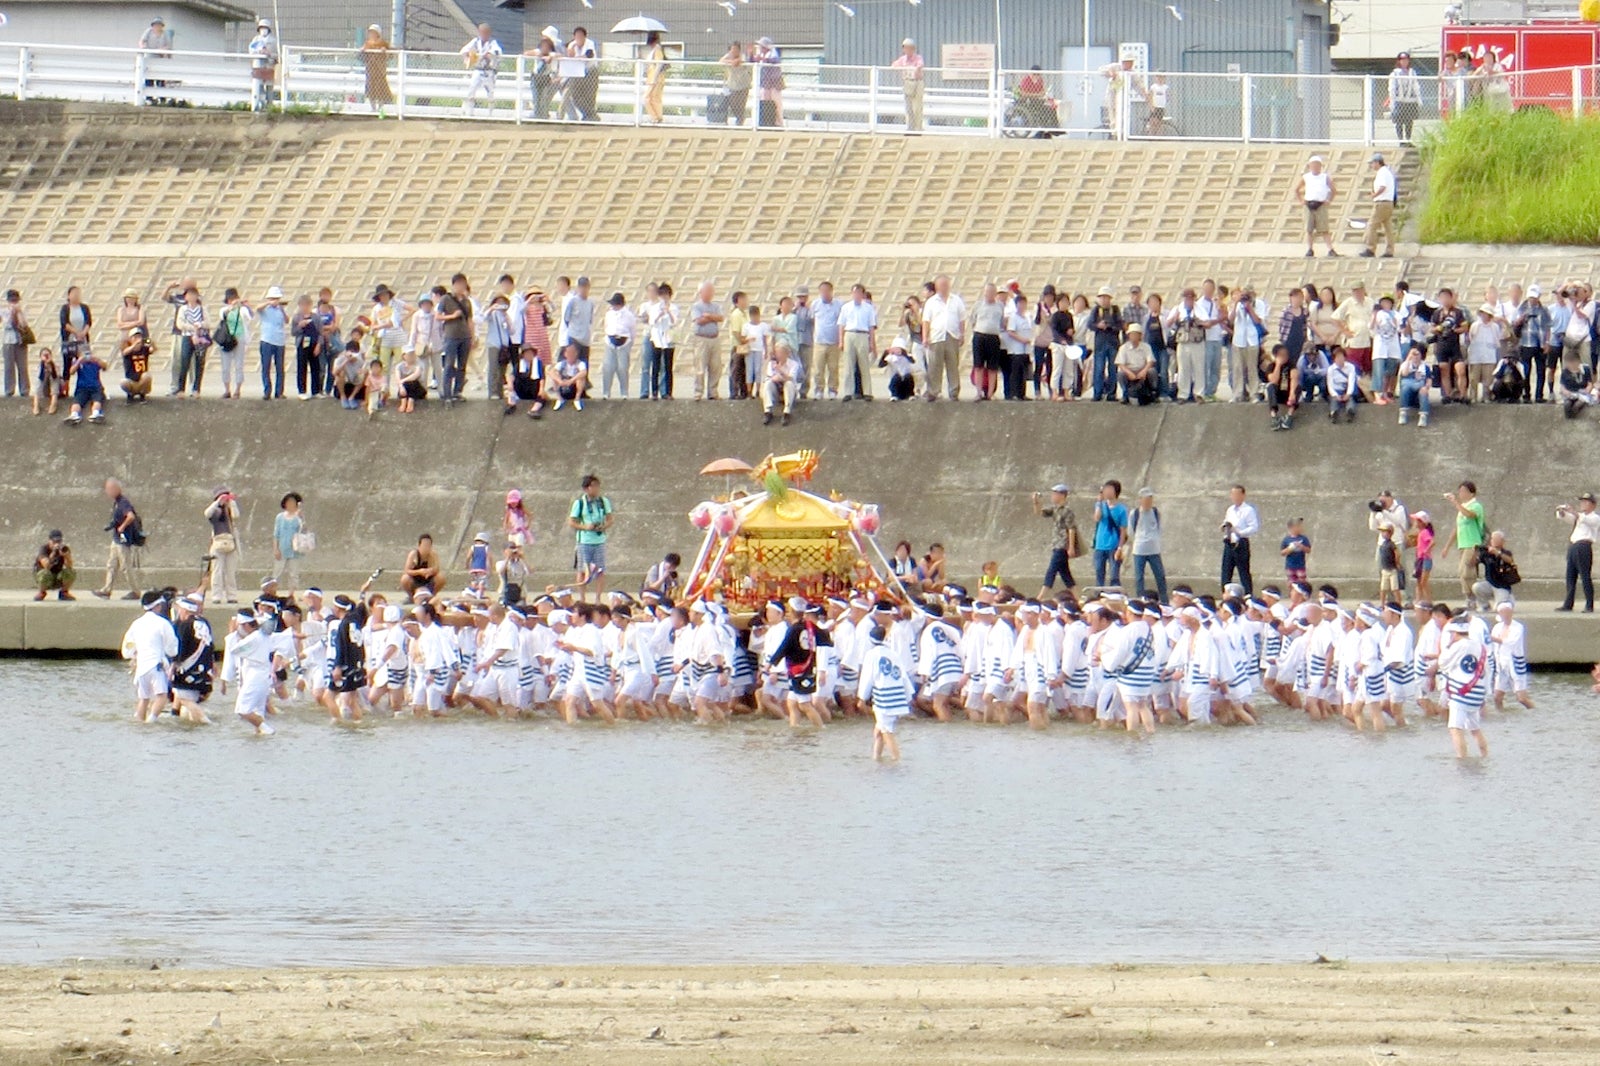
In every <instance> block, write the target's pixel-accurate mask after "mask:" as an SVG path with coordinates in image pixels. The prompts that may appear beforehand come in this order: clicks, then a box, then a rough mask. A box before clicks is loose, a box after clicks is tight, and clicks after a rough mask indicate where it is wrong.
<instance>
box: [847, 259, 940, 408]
mask: <svg viewBox="0 0 1600 1066" xmlns="http://www.w3.org/2000/svg"><path fill="white" fill-rule="evenodd" d="M839 332H840V333H842V334H844V365H845V367H846V368H847V369H846V373H848V372H849V371H848V368H849V367H851V366H854V367H855V371H856V391H855V393H854V394H852V393H851V391H850V390H849V389H844V390H842V391H843V392H844V401H845V402H846V403H849V402H850V401H851V400H852V399H854V398H855V396H860V397H861V398H862V399H863V400H867V401H868V402H871V400H872V364H873V363H875V362H877V360H878V309H877V308H876V307H873V306H872V302H871V301H870V300H868V299H867V289H866V286H865V285H862V284H861V283H859V282H857V283H856V284H855V285H852V286H851V287H850V302H849V303H847V304H845V305H844V306H843V307H841V308H839ZM929 377H930V378H931V377H932V375H931V374H930V375H929Z"/></svg>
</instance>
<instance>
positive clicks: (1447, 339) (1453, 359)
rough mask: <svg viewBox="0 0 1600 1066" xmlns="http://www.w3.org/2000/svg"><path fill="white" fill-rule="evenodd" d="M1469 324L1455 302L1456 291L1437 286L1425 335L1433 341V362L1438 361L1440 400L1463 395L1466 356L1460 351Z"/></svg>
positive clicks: (1460, 398) (1456, 399)
mask: <svg viewBox="0 0 1600 1066" xmlns="http://www.w3.org/2000/svg"><path fill="white" fill-rule="evenodd" d="M1471 325H1472V321H1471V319H1470V317H1469V316H1468V315H1467V313H1466V312H1465V311H1464V310H1462V309H1461V307H1460V306H1458V305H1457V304H1456V294H1455V292H1454V291H1452V290H1450V289H1440V290H1439V306H1438V308H1437V309H1436V310H1435V311H1434V312H1433V325H1432V328H1431V329H1430V330H1429V331H1428V339H1429V340H1430V341H1432V342H1433V358H1434V362H1436V363H1437V364H1438V365H1439V395H1440V399H1441V401H1442V402H1443V403H1460V402H1462V401H1464V400H1465V399H1466V395H1467V360H1466V356H1465V355H1464V354H1463V353H1462V351H1461V338H1462V336H1463V335H1464V334H1465V333H1466V332H1467V329H1468V327H1470V326H1471Z"/></svg>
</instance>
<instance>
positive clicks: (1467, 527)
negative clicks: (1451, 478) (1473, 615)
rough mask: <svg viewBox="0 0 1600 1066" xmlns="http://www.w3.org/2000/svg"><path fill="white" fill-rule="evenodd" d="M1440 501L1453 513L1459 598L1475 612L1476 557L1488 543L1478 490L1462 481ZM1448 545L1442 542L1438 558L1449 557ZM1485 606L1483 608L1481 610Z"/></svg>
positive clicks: (1486, 528) (1472, 484)
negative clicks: (1454, 515) (1457, 554)
mask: <svg viewBox="0 0 1600 1066" xmlns="http://www.w3.org/2000/svg"><path fill="white" fill-rule="evenodd" d="M1444 498H1445V500H1446V501H1447V502H1448V503H1449V504H1450V505H1451V506H1452V507H1454V508H1455V509H1456V530H1455V535H1454V537H1453V538H1452V540H1453V542H1454V543H1455V546H1456V547H1457V548H1459V549H1461V566H1460V568H1459V570H1458V571H1457V574H1458V576H1459V577H1460V578H1461V595H1462V597H1464V598H1465V599H1466V601H1467V606H1468V608H1469V609H1472V608H1476V607H1477V606H1478V604H1477V600H1476V598H1475V597H1474V596H1473V594H1472V586H1473V583H1474V582H1475V581H1477V580H1478V557H1479V556H1480V555H1481V554H1482V552H1483V546H1484V544H1485V543H1486V542H1487V541H1488V539H1489V534H1488V529H1489V527H1488V526H1487V525H1486V524H1485V523H1484V518H1483V503H1482V501H1480V500H1479V499H1478V486H1477V485H1476V484H1474V483H1473V482H1471V481H1463V482H1462V483H1461V485H1460V486H1459V487H1458V488H1457V489H1456V491H1454V492H1447V493H1445V494H1444ZM1450 543H1451V542H1450V541H1446V542H1445V546H1444V549H1443V550H1442V551H1441V552H1440V553H1439V555H1440V557H1441V558H1442V557H1443V556H1446V555H1449V554H1450ZM1487 606H1488V605H1487V604H1485V605H1484V607H1485V608H1487Z"/></svg>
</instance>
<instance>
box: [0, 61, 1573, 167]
mask: <svg viewBox="0 0 1600 1066" xmlns="http://www.w3.org/2000/svg"><path fill="white" fill-rule="evenodd" d="M252 67H253V64H252V60H251V57H250V56H248V55H246V54H235V53H223V52H170V53H156V52H147V51H141V50H138V49H123V48H98V47H88V46H76V45H43V44H16V43H0V96H6V95H9V96H14V97H16V98H17V99H19V100H26V99H61V100H75V101H84V102H113V103H125V104H132V105H135V106H162V105H167V106H186V107H213V108H234V109H243V108H250V107H256V108H258V109H267V108H271V109H275V110H283V111H297V110H306V111H315V112H326V113H332V114H379V113H381V114H383V115H385V116H390V117H394V118H399V119H406V118H466V119H473V120H478V121H499V122H515V123H524V122H552V121H592V122H600V123H608V124H621V125H629V126H643V125H649V124H652V123H653V122H654V121H655V118H654V116H653V115H652V113H651V112H652V108H653V107H656V106H659V110H660V121H661V123H662V124H664V125H671V126H686V125H705V124H707V123H709V124H712V125H731V126H741V127H750V128H761V127H763V126H773V125H781V126H784V127H795V128H801V129H807V130H837V131H841V132H848V131H872V132H885V133H892V132H899V131H906V130H907V129H908V125H909V122H908V119H909V112H908V105H910V104H912V103H913V102H914V101H913V100H912V99H910V98H908V87H909V88H910V89H915V86H916V83H908V82H907V81H906V80H905V79H904V77H903V74H902V72H901V71H900V70H897V69H893V68H889V67H841V66H816V65H811V64H807V65H805V66H804V67H800V66H796V67H794V68H785V69H783V70H782V77H783V79H784V81H783V83H782V84H781V86H780V87H778V88H777V89H776V91H767V92H763V88H762V83H763V78H764V77H765V76H766V75H764V73H763V68H761V67H760V66H759V65H752V66H751V68H750V71H749V73H750V78H749V83H748V87H747V88H735V87H730V83H729V80H728V77H727V73H728V72H727V69H726V68H724V67H722V66H720V65H719V64H717V63H715V62H705V63H697V62H684V61H681V60H678V61H674V62H673V63H672V64H671V65H670V66H669V67H668V68H667V70H666V72H665V73H664V74H663V75H660V76H659V78H660V89H659V92H658V93H656V94H652V93H651V92H650V91H649V89H650V84H651V80H652V76H653V75H655V70H654V68H652V67H651V65H650V64H649V63H648V61H645V60H628V59H623V60H616V59H604V60H600V61H598V63H596V64H595V67H594V73H593V74H592V76H590V77H588V78H576V77H567V78H562V77H561V76H560V75H561V74H562V73H567V74H571V73H572V71H571V70H567V71H562V70H560V69H558V68H557V67H556V66H549V67H547V66H546V65H545V63H544V62H543V61H542V60H540V59H539V58H538V57H534V56H507V57H505V58H503V59H502V60H501V62H500V64H499V68H498V70H497V72H496V76H495V78H494V79H493V82H494V87H493V98H492V100H490V99H485V98H484V96H483V94H482V92H481V91H480V93H479V96H478V99H477V100H476V101H475V102H474V103H473V104H471V105H468V104H467V102H466V97H467V93H468V90H469V88H470V87H471V85H472V82H473V74H474V72H473V71H471V70H469V69H466V67H465V64H464V61H463V59H462V57H461V56H460V55H458V54H456V53H453V52H449V53H439V52H401V51H391V52H387V53H384V54H379V55H364V54H363V53H361V52H360V51H358V50H356V49H310V48H292V47H290V48H284V49H283V54H282V57H281V62H280V63H279V66H278V68H277V72H276V73H277V76H276V78H275V79H272V80H270V81H261V80H258V79H256V78H254V77H252ZM1596 80H1597V79H1596V72H1595V68H1592V67H1574V68H1564V69H1560V70H1546V71H1530V72H1516V73H1509V74H1507V75H1505V76H1504V80H1503V82H1502V83H1500V85H1498V86H1494V87H1493V88H1492V89H1491V86H1490V83H1489V82H1482V83H1478V82H1474V81H1469V80H1463V81H1461V82H1443V81H1441V80H1440V79H1438V78H1421V79H1419V85H1420V88H1421V90H1422V100H1421V101H1420V103H1419V104H1418V105H1417V107H1416V114H1415V116H1414V118H1415V128H1414V129H1413V131H1412V133H1413V136H1415V135H1418V134H1420V132H1421V131H1422V130H1425V129H1426V128H1427V127H1428V126H1429V125H1430V124H1433V123H1437V122H1439V121H1440V120H1442V119H1443V118H1446V117H1448V115H1449V114H1450V113H1451V112H1452V111H1453V110H1455V109H1458V108H1459V107H1461V106H1464V105H1466V104H1468V103H1469V102H1471V101H1472V100H1473V99H1476V98H1478V97H1480V96H1482V97H1484V98H1486V99H1492V100H1496V101H1499V102H1502V103H1505V102H1509V103H1511V104H1514V105H1517V106H1543V107H1549V108H1551V109H1553V110H1559V111H1565V112H1575V113H1581V112H1584V111H1592V110H1600V99H1597V95H1596V89H1597V87H1596ZM920 84H921V92H920V97H921V107H920V113H921V117H922V128H923V129H924V130H926V131H928V132H935V133H940V134H966V135H974V136H988V137H999V136H1016V137H1028V136H1036V137H1049V136H1069V137H1076V138H1099V139H1118V140H1145V139H1187V140H1214V141H1232V142H1315V143H1351V144H1375V143H1380V142H1384V143H1386V142H1388V141H1391V140H1394V139H1396V138H1397V137H1398V136H1400V135H1401V133H1402V132H1403V131H1402V129H1401V127H1400V126H1398V125H1396V124H1395V123H1393V121H1392V119H1393V118H1394V117H1396V116H1395V115H1394V113H1393V110H1392V109H1391V108H1390V106H1389V100H1388V79H1387V78H1385V77H1382V76H1365V75H1337V74H1331V75H1298V74H1212V73H1193V72H1174V73H1169V74H1160V73H1151V74H1145V73H1139V74H1134V75H1131V76H1129V77H1128V78H1127V80H1126V81H1123V80H1122V79H1121V78H1120V77H1118V78H1111V77H1107V75H1106V73H1105V72H1103V71H1100V70H1090V71H1068V72H1061V71H1001V72H999V73H996V72H994V71H970V70H958V69H942V70H941V69H939V68H934V67H928V68H924V70H923V73H922V79H921V83H920ZM480 90H481V86H480ZM916 95H918V94H916V93H915V92H912V93H910V94H909V96H911V97H914V96H916ZM1401 110H1402V111H1405V110H1408V109H1401Z"/></svg>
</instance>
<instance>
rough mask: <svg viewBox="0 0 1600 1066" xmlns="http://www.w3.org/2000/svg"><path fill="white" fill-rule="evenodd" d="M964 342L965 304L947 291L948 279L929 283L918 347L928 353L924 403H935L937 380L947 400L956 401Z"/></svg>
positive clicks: (946, 275) (942, 276)
mask: <svg viewBox="0 0 1600 1066" xmlns="http://www.w3.org/2000/svg"><path fill="white" fill-rule="evenodd" d="M965 339H966V301H963V299H962V298H960V296H957V295H955V293H952V291H950V275H949V274H941V275H939V277H936V279H933V296H930V298H928V303H926V304H923V309H922V344H923V347H925V349H926V352H928V397H926V399H928V402H933V400H938V399H939V378H941V376H942V378H944V392H946V395H947V397H949V399H952V400H955V399H960V395H962V384H960V379H958V371H960V363H962V343H963V341H965Z"/></svg>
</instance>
